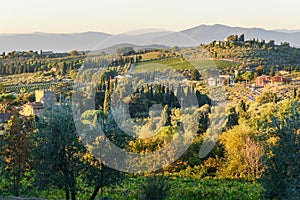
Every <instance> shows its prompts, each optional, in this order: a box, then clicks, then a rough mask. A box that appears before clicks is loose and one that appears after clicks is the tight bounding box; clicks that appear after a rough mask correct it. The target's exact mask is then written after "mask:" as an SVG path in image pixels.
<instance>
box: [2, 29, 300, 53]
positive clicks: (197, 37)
mask: <svg viewBox="0 0 300 200" xmlns="http://www.w3.org/2000/svg"><path fill="white" fill-rule="evenodd" d="M242 33H244V34H245V38H246V39H250V38H257V39H260V40H261V39H264V40H266V41H268V40H275V42H276V43H280V42H289V43H290V44H291V45H292V46H298V47H300V30H284V29H281V30H265V29H262V28H242V27H230V26H225V25H220V24H216V25H200V26H197V27H194V28H190V29H186V30H183V31H180V32H178V33H174V32H167V31H158V32H149V33H139V34H134V35H133V34H121V35H111V34H106V33H102V32H84V33H70V34H51V33H40V32H36V33H31V34H0V52H3V51H5V52H8V51H13V50H16V51H23V50H24V51H27V50H34V51H39V50H43V51H54V52H69V51H71V50H74V49H76V50H94V49H105V48H108V47H110V46H113V45H118V44H125V43H126V44H133V45H140V46H141V45H142V46H149V45H153V44H156V45H163V46H169V47H170V46H175V45H176V46H182V47H187V46H195V45H199V44H201V43H209V42H211V41H213V40H223V39H224V38H225V37H227V36H229V35H232V34H242Z"/></svg>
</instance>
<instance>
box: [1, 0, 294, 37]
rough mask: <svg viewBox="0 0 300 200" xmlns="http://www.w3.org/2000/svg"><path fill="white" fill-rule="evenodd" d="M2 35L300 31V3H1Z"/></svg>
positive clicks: (72, 0) (42, 0)
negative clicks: (221, 28) (214, 28)
mask: <svg viewBox="0 0 300 200" xmlns="http://www.w3.org/2000/svg"><path fill="white" fill-rule="evenodd" d="M0 2H1V4H0V5H1V6H0V19H1V20H0V33H2V34H3V33H32V32H47V33H74V32H86V31H99V32H106V33H111V34H119V33H125V32H127V31H132V30H137V29H142V28H160V29H166V30H172V31H180V30H184V29H187V28H191V27H194V26H198V25H202V24H206V25H212V24H224V25H229V26H240V27H249V28H250V27H259V28H265V29H268V30H270V29H291V30H296V29H300V11H299V9H300V1H299V0H285V1H283V0H273V1H271V0H251V1H250V0H239V1H237V0H227V1H224V0H208V1H202V0H172V1H171V0H151V1H149V0H1V1H0Z"/></svg>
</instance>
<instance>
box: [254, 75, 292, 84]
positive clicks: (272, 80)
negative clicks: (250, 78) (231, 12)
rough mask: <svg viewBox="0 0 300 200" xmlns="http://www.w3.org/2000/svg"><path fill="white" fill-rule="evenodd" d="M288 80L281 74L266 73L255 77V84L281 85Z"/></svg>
mask: <svg viewBox="0 0 300 200" xmlns="http://www.w3.org/2000/svg"><path fill="white" fill-rule="evenodd" d="M287 81H288V80H287V79H286V78H284V77H282V76H273V77H271V76H267V75H262V76H259V77H257V78H256V80H255V83H256V86H265V85H268V84H271V85H282V84H284V83H286V82H287Z"/></svg>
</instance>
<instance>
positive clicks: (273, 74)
mask: <svg viewBox="0 0 300 200" xmlns="http://www.w3.org/2000/svg"><path fill="white" fill-rule="evenodd" d="M270 76H275V70H274V67H273V66H272V67H271V68H270Z"/></svg>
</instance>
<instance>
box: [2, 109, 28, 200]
mask: <svg viewBox="0 0 300 200" xmlns="http://www.w3.org/2000/svg"><path fill="white" fill-rule="evenodd" d="M32 133H33V120H32V119H24V118H21V117H20V116H18V115H15V116H13V117H12V118H11V119H10V120H9V121H8V128H7V131H6V133H5V135H4V139H3V141H4V145H3V146H2V149H1V151H0V152H1V154H3V155H4V157H5V166H6V167H5V169H6V170H7V171H9V173H10V174H11V175H12V176H13V185H12V192H13V194H14V195H15V196H19V195H20V191H21V189H22V179H23V177H24V175H25V173H26V172H28V171H30V170H31V167H32V162H31V161H32V149H33V141H32V137H31V136H32ZM8 182H9V181H8Z"/></svg>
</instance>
